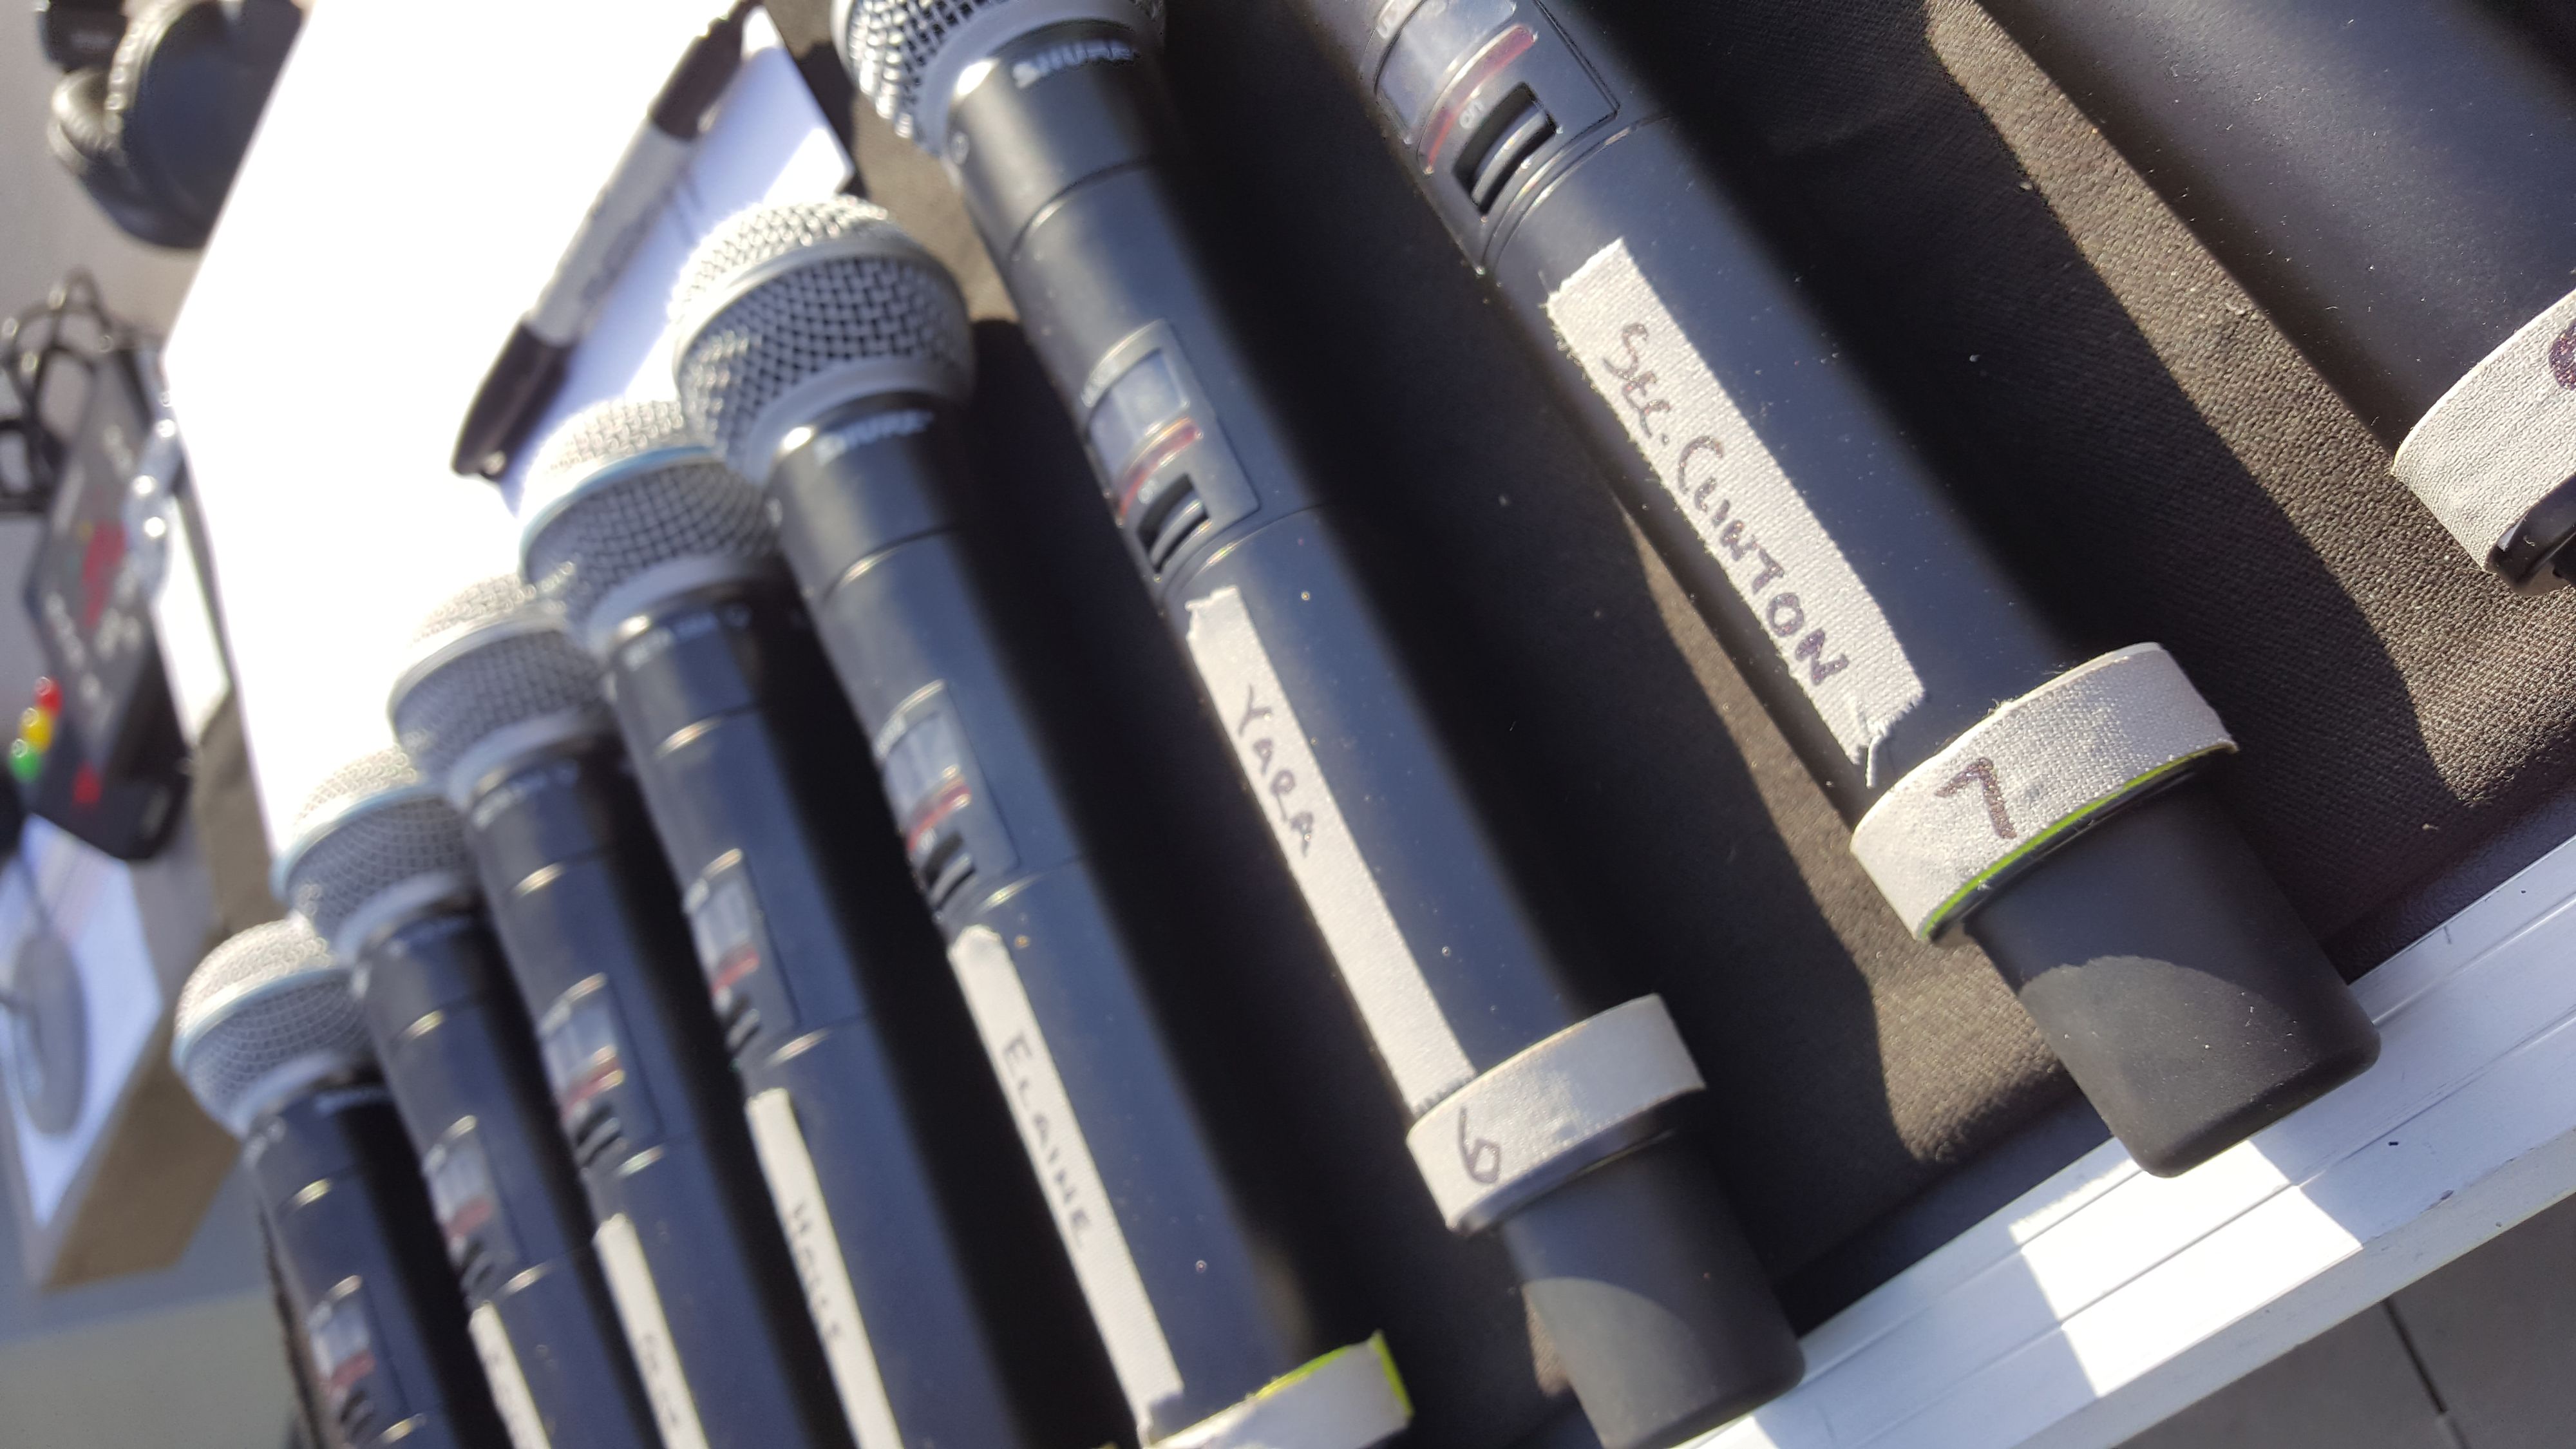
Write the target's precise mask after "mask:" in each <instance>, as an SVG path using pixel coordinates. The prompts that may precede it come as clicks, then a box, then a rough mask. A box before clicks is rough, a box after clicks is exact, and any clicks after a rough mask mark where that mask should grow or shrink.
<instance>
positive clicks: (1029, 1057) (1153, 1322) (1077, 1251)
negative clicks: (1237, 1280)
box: [948, 926, 1181, 1424]
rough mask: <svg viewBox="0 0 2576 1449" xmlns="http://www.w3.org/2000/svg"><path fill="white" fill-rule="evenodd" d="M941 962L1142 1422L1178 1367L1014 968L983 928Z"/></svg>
mask: <svg viewBox="0 0 2576 1449" xmlns="http://www.w3.org/2000/svg"><path fill="white" fill-rule="evenodd" d="M948 961H949V964H950V965H951V966H953V967H954V968H955V969H956V972H957V980H958V983H959V984H960V985H962V986H963V987H964V988H965V990H966V1008H967V1010H968V1011H969V1012H971V1013H972V1014H973V1015H974V1018H975V1030H976V1032H977V1033H978V1034H979V1035H981V1036H982V1037H983V1039H984V1053H985V1055H987V1056H989V1057H991V1058H992V1059H993V1073H994V1075H995V1076H997V1077H999V1078H1001V1081H1002V1090H1003V1093H1004V1094H1005V1095H1006V1096H1008V1097H1009V1098H1010V1102H1011V1120H1012V1121H1014V1122H1016V1123H1018V1124H1019V1128H1020V1145H1021V1146H1022V1147H1024V1148H1026V1149H1027V1150H1028V1154H1029V1163H1030V1165H1031V1166H1033V1167H1034V1168H1036V1169H1037V1174H1038V1178H1039V1180H1040V1182H1041V1183H1042V1184H1043V1185H1044V1187H1045V1188H1046V1196H1047V1207H1048V1209H1049V1210H1050V1211H1052V1212H1053V1213H1054V1214H1055V1230H1056V1233H1057V1234H1058V1235H1059V1236H1060V1237H1062V1238H1063V1239H1064V1246H1065V1251H1066V1252H1067V1253H1070V1254H1071V1255H1072V1257H1073V1273H1074V1277H1075V1278H1076V1279H1078V1280H1079V1281H1080V1282H1081V1284H1082V1296H1083V1300H1084V1301H1085V1302H1087V1303H1089V1304H1090V1305H1091V1318H1092V1322H1093V1323H1095V1324H1097V1325H1098V1326H1099V1329H1100V1336H1101V1338H1102V1339H1103V1340H1104V1341H1105V1342H1106V1343H1107V1344H1108V1347H1109V1365H1110V1367H1111V1368H1112V1369H1113V1370H1115V1371H1116V1372H1117V1375H1118V1384H1119V1387H1120V1388H1122V1389H1124V1390H1125V1391H1126V1394H1127V1406H1128V1408H1129V1409H1130V1410H1131V1411H1132V1412H1133V1413H1134V1414H1135V1416H1136V1421H1137V1422H1138V1423H1140V1424H1142V1423H1147V1422H1150V1421H1151V1420H1152V1418H1153V1411H1154V1408H1155V1406H1156V1405H1159V1404H1162V1403H1164V1402H1166V1401H1168V1400H1170V1399H1171V1398H1173V1397H1175V1396H1177V1395H1178V1394H1179V1393H1180V1392H1181V1368H1180V1365H1179V1364H1177V1363H1175V1362H1174V1361H1173V1359H1172V1345H1171V1341H1170V1340H1169V1339H1167V1338H1165V1337H1164V1336H1163V1324H1162V1320H1161V1319H1160V1318H1158V1317H1157V1316H1156V1315H1155V1313H1154V1301H1153V1300H1152V1299H1151V1298H1149V1297H1147V1296H1146V1294H1145V1280H1144V1278H1143V1277H1142V1276H1141V1275H1140V1274H1138V1273H1137V1271H1136V1257H1135V1254H1134V1253H1132V1252H1131V1251H1129V1249H1128V1247H1127V1236H1126V1234H1124V1233H1122V1232H1120V1231H1119V1228H1118V1215H1117V1211H1116V1209H1115V1206H1114V1205H1113V1204H1112V1203H1111V1202H1110V1199H1109V1188H1108V1186H1107V1185H1106V1184H1105V1183H1103V1182H1102V1181H1101V1179H1100V1168H1099V1165H1098V1164H1097V1163H1095V1162H1094V1161H1093V1160H1092V1156H1091V1144H1090V1143H1089V1142H1087V1141H1085V1140H1084V1138H1083V1135H1082V1123H1081V1120H1080V1119H1079V1118H1077V1117H1076V1116H1075V1115H1074V1111H1073V1099H1072V1098H1071V1097H1070V1096H1068V1095H1067V1094H1066V1093H1065V1090H1064V1078H1063V1077H1062V1076H1061V1075H1059V1074H1058V1073H1057V1071H1056V1067H1055V1056H1054V1054H1053V1053H1052V1052H1050V1051H1048V1050H1047V1044H1046V1037H1045V1035H1044V1034H1043V1033H1041V1032H1040V1031H1039V1030H1038V1018H1037V1013H1036V1012H1035V1011H1034V1010H1032V1009H1031V1008H1030V1006H1029V994H1028V990H1027V988H1026V987H1024V986H1022V985H1021V983H1020V972H1019V968H1018V967H1017V966H1015V965H1013V964H1012V962H1011V953H1010V950H1009V948H1007V947H1005V946H1004V945H1003V944H1002V938H1001V937H1000V936H999V935H998V934H996V933H995V932H994V931H992V930H991V929H990V928H989V927H985V926H976V927H973V928H971V929H969V930H967V931H965V932H963V933H961V934H960V935H959V936H958V937H957V941H956V944H954V945H952V946H950V947H949V948H948Z"/></svg>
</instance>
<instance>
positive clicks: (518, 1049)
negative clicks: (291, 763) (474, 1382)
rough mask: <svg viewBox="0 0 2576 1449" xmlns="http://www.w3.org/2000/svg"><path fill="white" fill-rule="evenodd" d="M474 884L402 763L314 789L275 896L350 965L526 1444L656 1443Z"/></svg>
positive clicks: (497, 1381)
mask: <svg viewBox="0 0 2576 1449" xmlns="http://www.w3.org/2000/svg"><path fill="white" fill-rule="evenodd" d="M473 870H474V863H473V861H472V860H471V859H469V858H468V857H467V855H466V851H465V841H464V835H463V827H462V825H461V822H459V821H458V819H457V816H456V812H455V810H454V809H452V808H450V807H449V805H448V803H447V802H446V801H445V800H443V799H441V798H440V797H439V794H438V791H437V789H436V788H435V787H434V786H432V785H430V784H429V783H428V782H426V781H424V780H422V779H421V778H420V774H419V772H418V771H417V770H415V769H414V768H413V767H412V764H411V761H410V760H408V759H407V758H405V757H404V755H403V753H402V751H401V750H399V749H390V748H389V749H384V750H379V751H377V752H375V753H373V754H369V755H364V756H361V757H360V758H358V759H356V760H353V761H351V762H350V763H348V764H346V765H344V766H342V767H341V768H340V769H339V770H337V771H335V772H333V773H332V774H331V776H330V777H329V778H327V779H325V780H324V781H323V782H322V783H321V785H320V786H318V787H317V788H316V789H315V790H314V792H313V795H312V796H311V798H310V799H308V800H307V801H306V802H305V804H304V807H303V808H302V809H301V810H300V811H298V812H297V814H296V817H295V823H294V827H293V833H292V836H291V838H290V839H289V840H288V842H287V845H286V848H285V849H284V850H283V851H281V852H280V853H279V855H278V859H277V865H276V871H275V877H274V879H275V885H276V890H277V895H278V898H279V899H281V900H283V901H285V902H286V903H287V905H288V906H289V907H290V908H291V909H293V910H294V911H295V912H296V913H297V914H299V915H301V916H302V917H304V919H305V920H306V921H308V922H310V923H311V924H312V926H313V929H314V931H315V932H316V933H317V934H318V935H320V936H321V937H322V938H323V939H324V940H325V941H327V942H329V943H330V946H331V951H332V954H333V955H335V956H337V957H338V958H339V959H340V960H341V961H343V962H344V963H346V964H347V965H348V966H349V968H350V973H351V975H350V985H351V989H352V991H353V992H354V993H355V995H356V997H357V1000H358V1007H359V1013H360V1015H361V1017H362V1018H363V1019H364V1021H365V1023H366V1027H367V1031H368V1033H369V1035H370V1036H371V1037H372V1039H373V1040H374V1042H375V1048H376V1060H377V1062H378V1064H379V1066H380V1068H381V1070H382V1072H383V1077H384V1082H385V1086H386V1088H387V1089H388V1090H389V1091H390V1092H391V1094H392V1096H393V1101H394V1106H395V1108H396V1110H397V1111H398V1112H399V1113H400V1115H401V1117H402V1122H403V1126H404V1127H405V1128H406V1129H407V1130H408V1132H409V1133H410V1137H411V1144H412V1150H413V1151H414V1153H415V1154H417V1157H418V1161H419V1169H420V1175H421V1178H422V1180H423V1181H425V1182H426V1183H428V1185H429V1199H430V1205H431V1207H432V1209H433V1210H434V1211H435V1213H436V1215H437V1220H438V1228H439V1232H440V1235H441V1237H442V1239H443V1240H444V1241H445V1243H446V1245H447V1259H448V1264H449V1266H450V1267H451V1268H452V1269H453V1270H454V1272H455V1279H456V1284H457V1286H458V1287H459V1288H460V1289H461V1290H462V1291H463V1293H464V1296H465V1303H466V1306H467V1308H468V1309H469V1310H470V1311H471V1316H470V1318H469V1320H468V1321H469V1323H470V1325H471V1327H472V1328H473V1331H474V1346H475V1348H476V1349H477V1350H478V1351H479V1352H480V1353H481V1354H482V1357H483V1366H484V1373H485V1376H486V1378H487V1379H488V1380H489V1381H490V1383H491V1386H492V1397H493V1400H494V1402H495V1403H496V1404H497V1405H498V1406H499V1408H500V1410H501V1415H502V1419H503V1421H504V1422H505V1424H506V1425H507V1426H508V1428H509V1433H510V1442H511V1443H512V1444H513V1445H514V1446H515V1449H568V1446H571V1445H599V1446H603V1449H605V1446H611V1445H624V1446H641V1445H648V1444H651V1443H652V1442H653V1415H652V1413H651V1411H650V1409H649V1408H648V1407H647V1404H646V1400H645V1396H644V1390H643V1386H642V1385H641V1384H640V1383H639V1382H638V1381H637V1376H636V1367H635V1364H634V1363H633V1361H632V1360H630V1359H629V1357H628V1355H627V1353H626V1350H625V1345H624V1340H623V1338H622V1336H621V1335H620V1334H619V1332H618V1324H617V1318H616V1316H615V1310H614V1308H613V1307H612V1305H611V1301H610V1298H609V1292H608V1287H607V1284H606V1282H605V1281H604V1280H603V1278H602V1275H601V1271H600V1263H599V1260H598V1257H597V1256H596V1255H595V1254H594V1252H593V1251H592V1248H591V1246H590V1243H589V1241H588V1232H587V1229H588V1225H589V1219H588V1215H587V1214H586V1213H585V1212H584V1211H583V1207H582V1201H581V1188H580V1184H579V1182H578V1180H577V1178H576V1177H575V1175H574V1171H573V1165H572V1160H571V1155H570V1153H568V1152H567V1151H566V1150H565V1149H564V1146H563V1143H562V1141H561V1140H560V1138H559V1137H558V1135H557V1133H556V1130H555V1125H554V1110H553V1096H552V1094H551V1093H549V1092H548V1091H547V1090H546V1084H545V1079H544V1076H543V1073H542V1071H541V1069H540V1067H539V1065H538V1057H537V1044H536V1041H535V1039H534V1037H533V1035H532V1033H531V1032H530V1031H529V1029H528V1022H527V1017H526V1015H525V1013H524V1012H523V1011H522V1010H521V1008H520V1004H519V999H518V996H517V995H516V993H515V992H513V991H512V990H511V987H510V981H509V978H508V976H507V974H506V968H504V967H503V965H502V964H501V957H500V950H499V948H498V946H497V945H495V943H494V942H493V940H492V935H491V929H490V926H489V925H488V924H487V922H486V921H485V920H484V917H483V913H482V909H481V902H480V899H479V897H478V893H477V891H476V888H475V884H474V875H473Z"/></svg>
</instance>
